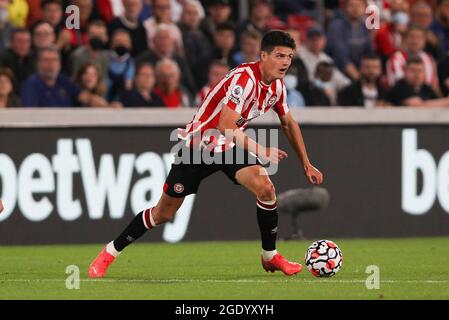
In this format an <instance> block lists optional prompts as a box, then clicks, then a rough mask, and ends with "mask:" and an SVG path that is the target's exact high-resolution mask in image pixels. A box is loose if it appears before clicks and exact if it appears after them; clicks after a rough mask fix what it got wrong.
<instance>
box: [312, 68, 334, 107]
mask: <svg viewBox="0 0 449 320" xmlns="http://www.w3.org/2000/svg"><path fill="white" fill-rule="evenodd" d="M333 73H334V65H333V64H332V63H329V62H327V61H321V62H318V64H317V66H316V69H315V74H314V77H313V83H314V84H315V86H316V87H317V88H320V89H321V90H323V92H324V93H325V94H326V96H327V97H328V98H329V101H330V104H331V105H335V104H336V102H337V89H336V88H335V86H334V84H333V83H332V82H331V79H332V77H333Z"/></svg>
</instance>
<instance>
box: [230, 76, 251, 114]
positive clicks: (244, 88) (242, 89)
mask: <svg viewBox="0 0 449 320" xmlns="http://www.w3.org/2000/svg"><path fill="white" fill-rule="evenodd" d="M228 82H229V86H228V87H227V89H226V95H225V97H224V100H223V102H224V104H226V105H227V106H228V107H229V108H231V109H232V110H234V111H236V112H238V113H240V114H241V113H242V110H243V106H244V105H245V102H246V101H248V99H251V96H252V94H253V92H254V82H253V80H252V79H251V78H250V77H249V75H248V74H247V73H245V72H243V73H238V74H235V75H233V76H232V77H231V78H229V80H228Z"/></svg>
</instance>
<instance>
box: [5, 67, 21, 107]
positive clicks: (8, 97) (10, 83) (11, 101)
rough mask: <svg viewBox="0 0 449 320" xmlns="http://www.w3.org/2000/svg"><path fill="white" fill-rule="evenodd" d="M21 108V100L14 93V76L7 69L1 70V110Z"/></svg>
mask: <svg viewBox="0 0 449 320" xmlns="http://www.w3.org/2000/svg"><path fill="white" fill-rule="evenodd" d="M17 107H21V104H20V100H19V98H18V97H17V95H16V94H15V93H14V75H13V73H12V72H11V70H9V69H7V68H1V69H0V109H2V108H17Z"/></svg>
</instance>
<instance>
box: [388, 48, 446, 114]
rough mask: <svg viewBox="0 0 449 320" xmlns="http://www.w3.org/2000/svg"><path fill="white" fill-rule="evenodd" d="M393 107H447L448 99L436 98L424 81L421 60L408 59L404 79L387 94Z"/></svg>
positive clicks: (423, 69) (416, 58)
mask: <svg viewBox="0 0 449 320" xmlns="http://www.w3.org/2000/svg"><path fill="white" fill-rule="evenodd" d="M388 101H390V102H391V103H392V104H393V105H395V106H409V107H449V98H448V97H445V98H440V99H438V98H437V95H436V93H435V91H434V90H433V89H432V87H431V86H429V85H428V84H426V81H425V67H424V63H423V61H422V59H421V58H419V57H412V58H410V59H408V61H407V64H406V67H405V74H404V78H403V79H401V80H399V81H398V82H397V83H396V85H395V86H394V87H393V88H392V89H391V90H390V92H389V94H388Z"/></svg>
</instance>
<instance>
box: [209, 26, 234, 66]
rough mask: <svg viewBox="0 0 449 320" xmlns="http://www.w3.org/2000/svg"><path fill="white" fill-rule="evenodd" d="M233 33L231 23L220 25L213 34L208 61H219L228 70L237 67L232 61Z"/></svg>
mask: <svg viewBox="0 0 449 320" xmlns="http://www.w3.org/2000/svg"><path fill="white" fill-rule="evenodd" d="M234 46H235V31H234V25H233V24H232V23H230V22H229V23H222V24H220V25H218V26H217V28H216V29H215V33H214V46H213V49H212V52H211V56H210V58H209V61H213V60H221V61H223V62H224V63H226V64H227V65H228V66H229V67H230V68H234V67H235V66H237V65H238V63H237V61H236V60H235V59H234V56H233V53H234Z"/></svg>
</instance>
